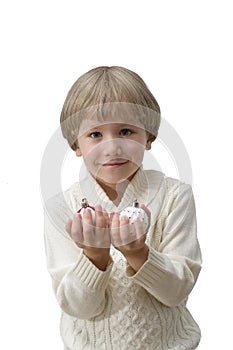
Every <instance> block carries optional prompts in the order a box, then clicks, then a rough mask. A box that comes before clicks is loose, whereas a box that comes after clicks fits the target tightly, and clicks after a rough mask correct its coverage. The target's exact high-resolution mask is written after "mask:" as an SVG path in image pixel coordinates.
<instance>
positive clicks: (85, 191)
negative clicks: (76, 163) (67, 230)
mask: <svg viewBox="0 0 233 350" xmlns="http://www.w3.org/2000/svg"><path fill="white" fill-rule="evenodd" d="M163 178H164V174H163V173H161V172H159V171H154V170H153V171H150V170H147V171H145V170H143V168H142V167H141V168H139V169H138V171H137V172H136V174H135V175H134V177H133V179H132V181H131V182H130V183H129V184H128V186H127V188H126V190H125V193H124V195H123V197H122V199H121V201H120V203H119V205H118V206H116V205H115V204H114V203H113V202H112V201H111V200H110V199H109V197H108V196H107V194H106V192H105V191H104V190H103V189H102V187H101V186H100V185H99V184H98V183H97V182H96V180H95V179H94V178H93V177H92V176H91V174H88V176H87V178H86V179H84V180H83V181H82V182H81V183H80V190H81V192H82V196H83V197H86V198H87V199H88V201H89V203H90V204H91V205H93V206H96V205H97V204H100V205H101V206H102V207H103V208H105V209H106V210H107V211H108V212H113V211H116V212H120V211H122V210H123V209H125V208H126V207H127V206H131V205H132V203H133V201H134V200H135V199H137V201H139V203H143V204H145V205H149V204H150V202H151V201H152V200H153V199H154V197H155V195H156V193H157V192H158V190H159V187H160V184H161V181H162V179H163Z"/></svg>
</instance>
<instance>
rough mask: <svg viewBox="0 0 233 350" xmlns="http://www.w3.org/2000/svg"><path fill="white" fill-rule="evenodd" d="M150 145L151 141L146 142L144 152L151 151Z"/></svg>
mask: <svg viewBox="0 0 233 350" xmlns="http://www.w3.org/2000/svg"><path fill="white" fill-rule="evenodd" d="M151 143H152V141H149V140H148V141H147V142H146V150H147V151H149V150H150V149H151Z"/></svg>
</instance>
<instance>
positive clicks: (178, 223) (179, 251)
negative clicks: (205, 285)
mask: <svg viewBox="0 0 233 350" xmlns="http://www.w3.org/2000/svg"><path fill="white" fill-rule="evenodd" d="M158 220H160V222H161V230H162V235H161V241H160V245H159V248H158V250H156V249H154V248H153V247H150V248H149V256H148V260H147V261H146V262H145V263H144V264H143V266H142V267H141V268H140V270H139V271H138V272H137V273H135V274H134V273H133V271H132V269H131V268H130V267H128V269H127V274H128V276H131V278H132V279H133V280H134V281H135V283H137V284H139V285H141V286H142V287H143V288H145V289H146V290H147V291H148V292H149V293H150V294H151V295H152V296H154V297H155V298H156V299H157V300H159V301H160V302H161V303H163V304H165V305H167V306H170V307H173V306H177V305H179V304H180V303H181V302H182V301H183V300H185V299H186V298H187V297H188V295H189V294H190V292H191V290H192V288H193V287H194V285H195V282H196V280H197V277H198V275H199V272H200V269H201V252H200V247H199V243H198V240H197V235H196V213H195V204H194V198H193V193H192V189H191V187H190V186H189V185H186V184H180V185H179V186H178V188H176V189H172V190H171V191H170V193H169V194H168V198H167V200H166V205H165V207H164V210H163V212H162V213H161V217H160V218H158Z"/></svg>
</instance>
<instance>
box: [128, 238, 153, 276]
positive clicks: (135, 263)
mask: <svg viewBox="0 0 233 350" xmlns="http://www.w3.org/2000/svg"><path fill="white" fill-rule="evenodd" d="M124 256H125V258H126V260H127V262H128V264H129V265H130V266H131V267H132V269H133V270H134V271H135V272H137V271H138V270H140V268H141V267H142V265H144V264H145V262H146V261H147V260H148V256H149V247H148V246H147V245H146V244H145V245H144V246H143V247H142V248H140V249H138V250H137V251H134V252H129V253H128V252H127V253H126V254H124Z"/></svg>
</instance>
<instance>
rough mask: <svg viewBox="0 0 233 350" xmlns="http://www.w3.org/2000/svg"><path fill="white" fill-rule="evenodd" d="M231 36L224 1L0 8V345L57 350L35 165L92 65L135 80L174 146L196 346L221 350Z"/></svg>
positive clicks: (228, 264) (225, 342) (227, 299)
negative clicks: (192, 245)
mask: <svg viewBox="0 0 233 350" xmlns="http://www.w3.org/2000/svg"><path fill="white" fill-rule="evenodd" d="M232 32H233V24H232V10H231V1H226V0H222V1H213V0H212V1H205V0H202V1H201V0H198V1H189V0H170V1H167V0H165V1H164V0H161V1H146V0H145V1H135V0H134V1H130V0H118V1H116V2H113V1H107V0H99V1H90V0H86V1H68V0H67V1H59V0H57V1H49V0H47V1H43V0H41V1H26V0H21V1H10V0H9V1H5V2H4V5H3V2H1V8H0V35H1V54H0V59H1V65H0V70H1V71H0V84H1V128H0V133H1V137H0V143H1V144H0V147H1V158H0V164H1V171H0V190H1V195H0V198H1V241H0V249H1V253H0V259H1V263H0V266H1V299H0V300H1V309H0V317H1V344H0V347H1V348H4V349H6V350H10V349H21V348H22V349H25V350H26V349H28V350H31V349H33V350H41V349H45V350H50V349H52V350H53V349H54V350H61V349H62V344H61V340H60V336H59V314H60V311H59V307H58V306H57V303H56V301H55V297H54V295H53V292H52V288H51V281H50V277H49V276H48V273H47V271H46V262H45V254H44V242H43V205H42V201H41V195H40V165H41V159H42V156H43V152H44V149H45V147H46V145H47V143H48V142H49V139H50V137H51V136H52V134H53V133H54V131H55V130H56V129H57V127H58V126H59V114H60V110H61V107H62V104H63V101H64V99H65V96H66V94H67V92H68V89H69V88H70V86H71V84H72V83H73V82H74V81H75V80H76V79H77V78H78V77H79V76H80V75H81V74H83V73H84V72H86V71H87V70H89V69H91V68H93V67H95V66H98V65H122V66H125V67H127V68H129V69H132V70H134V71H136V72H137V73H138V74H139V75H141V76H142V78H143V79H144V80H145V81H146V83H147V84H148V86H149V88H150V89H151V91H152V92H153V93H154V95H155V96H156V98H157V100H158V101H159V104H160V106H161V110H162V116H163V117H164V118H165V119H166V120H167V121H168V122H169V123H170V124H171V125H172V126H173V127H174V128H175V129H176V131H177V133H178V134H179V135H180V137H181V139H182V140H183V142H184V144H185V147H186V149H187V151H188V153H189V157H190V159H191V161H192V169H193V191H194V195H195V198H196V207H197V218H198V228H199V231H198V235H199V241H200V244H201V247H202V253H203V261H204V263H203V270H202V272H201V275H200V277H199V280H198V282H197V284H196V287H195V288H194V290H193V292H192V294H191V296H190V301H189V308H190V310H191V312H192V314H193V316H194V318H195V319H196V321H197V322H198V324H199V325H200V327H201V329H202V342H201V344H200V347H199V349H200V350H206V349H229V348H231V343H232V322H231V318H232V312H233V310H232V292H233V291H232V283H231V279H232V240H231V236H232V234H233V232H232V225H231V217H232V169H231V162H232V160H231V159H232V155H231V151H230V148H231V147H232V145H231V140H232V124H231V125H230V122H231V119H232V116H233V115H232V112H233V108H232V88H233V86H232V81H233V71H232V62H233V54H232V34H231V33H232ZM157 145H159V144H157ZM160 150H161V147H159V146H158V147H157V148H156V143H155V144H154V146H153V152H154V153H153V154H154V156H155V157H156V152H157V153H158V158H159V157H160V159H161V158H162V157H161V154H160ZM164 157H166V156H165V155H164ZM68 158H70V155H69V156H68ZM65 163H66V165H68V164H69V162H65ZM164 166H165V165H164ZM163 170H164V169H163ZM165 171H166V174H167V175H171V176H173V175H174V169H173V168H172V165H171V167H169V164H168V166H166V169H165ZM66 173H68V172H67V170H66ZM69 180H70V178H69V176H68V177H67V178H66V179H65V180H64V181H67V184H68V182H69ZM68 185H69V184H68ZM229 320H230V321H229ZM3 344H4V346H3Z"/></svg>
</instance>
